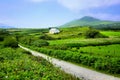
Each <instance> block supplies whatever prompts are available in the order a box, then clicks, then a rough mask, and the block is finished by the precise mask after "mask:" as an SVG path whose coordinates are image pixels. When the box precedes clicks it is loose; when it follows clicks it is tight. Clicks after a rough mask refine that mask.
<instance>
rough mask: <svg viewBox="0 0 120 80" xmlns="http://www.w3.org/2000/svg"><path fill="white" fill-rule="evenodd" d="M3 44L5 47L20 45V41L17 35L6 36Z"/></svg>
mask: <svg viewBox="0 0 120 80" xmlns="http://www.w3.org/2000/svg"><path fill="white" fill-rule="evenodd" d="M3 46H5V47H14V48H16V47H18V42H17V40H16V39H15V37H6V38H5V39H4V42H3Z"/></svg>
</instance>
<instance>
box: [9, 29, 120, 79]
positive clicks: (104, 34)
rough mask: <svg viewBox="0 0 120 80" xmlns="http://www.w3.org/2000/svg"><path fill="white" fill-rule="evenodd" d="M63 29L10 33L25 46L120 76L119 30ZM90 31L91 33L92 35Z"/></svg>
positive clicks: (28, 30) (27, 30)
mask: <svg viewBox="0 0 120 80" xmlns="http://www.w3.org/2000/svg"><path fill="white" fill-rule="evenodd" d="M60 30H61V32H60V33H59V34H49V33H48V29H26V30H24V29H23V30H22V29H20V30H19V31H12V30H8V32H9V31H10V32H11V33H12V35H13V36H14V37H16V40H18V42H19V43H20V44H21V45H23V46H26V47H28V48H30V49H32V50H35V51H38V52H41V53H44V54H47V55H49V56H52V57H55V58H58V59H61V60H65V61H68V62H72V63H74V64H78V65H82V66H86V67H88V68H90V69H91V68H92V69H94V70H97V71H100V72H101V71H102V72H104V73H107V74H111V75H114V76H118V77H120V75H119V74H120V73H119V72H120V67H119V66H120V63H119V62H120V59H119V57H120V50H119V48H120V38H119V36H120V34H119V31H98V30H95V29H91V28H89V27H84V28H79V27H75V28H60ZM87 32H90V33H89V34H90V37H89V35H88V34H87ZM94 32H95V34H92V36H91V33H94ZM115 33H117V34H115ZM86 34H87V35H86ZM86 36H87V37H86ZM25 55H27V54H25ZM28 56H30V55H28ZM44 63H48V62H47V61H46V62H44ZM49 64H50V63H49ZM41 65H42V64H41ZM48 68H49V67H48ZM63 73H64V72H62V74H63ZM46 74H47V71H46ZM48 74H49V72H48ZM62 74H61V73H60V75H62ZM60 75H59V76H60ZM66 75H67V74H66ZM63 77H64V76H63ZM67 77H68V76H67ZM53 78H54V76H53ZM64 78H66V77H64ZM68 78H69V77H68ZM68 78H67V79H68ZM72 78H73V77H72ZM60 79H63V78H60Z"/></svg>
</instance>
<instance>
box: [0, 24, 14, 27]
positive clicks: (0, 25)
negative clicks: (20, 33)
mask: <svg viewBox="0 0 120 80" xmlns="http://www.w3.org/2000/svg"><path fill="white" fill-rule="evenodd" d="M0 28H15V27H13V26H9V25H6V24H3V23H0Z"/></svg>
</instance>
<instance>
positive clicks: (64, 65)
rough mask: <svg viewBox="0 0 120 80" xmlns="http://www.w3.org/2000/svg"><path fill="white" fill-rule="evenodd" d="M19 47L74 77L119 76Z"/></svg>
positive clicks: (94, 79) (112, 79)
mask: <svg viewBox="0 0 120 80" xmlns="http://www.w3.org/2000/svg"><path fill="white" fill-rule="evenodd" d="M19 46H20V45H19ZM20 47H21V48H23V49H25V50H27V51H29V52H31V53H32V55H34V56H41V57H43V58H45V59H46V60H48V61H50V62H51V63H52V64H53V65H55V66H57V67H60V68H61V69H62V70H64V71H65V72H66V73H70V74H72V75H75V76H76V77H79V78H80V79H83V80H120V78H117V77H114V76H110V75H106V74H103V73H99V72H96V71H93V70H90V69H87V68H83V67H80V66H77V65H75V64H72V63H69V62H65V61H62V60H59V59H55V58H52V57H48V56H46V55H44V54H42V53H39V52H36V51H33V50H30V49H28V48H25V47H23V46H20Z"/></svg>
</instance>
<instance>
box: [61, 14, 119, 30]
mask: <svg viewBox="0 0 120 80" xmlns="http://www.w3.org/2000/svg"><path fill="white" fill-rule="evenodd" d="M110 25H111V26H116V25H120V21H108V20H100V19H97V18H94V17H90V16H85V17H82V18H80V19H77V20H73V21H71V22H68V23H66V24H64V25H61V26H60V27H75V26H93V27H95V28H99V27H101V26H102V27H108V26H109V27H110Z"/></svg>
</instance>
